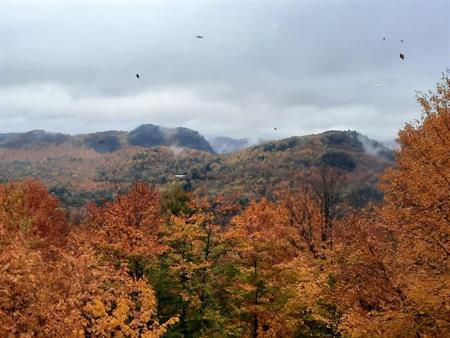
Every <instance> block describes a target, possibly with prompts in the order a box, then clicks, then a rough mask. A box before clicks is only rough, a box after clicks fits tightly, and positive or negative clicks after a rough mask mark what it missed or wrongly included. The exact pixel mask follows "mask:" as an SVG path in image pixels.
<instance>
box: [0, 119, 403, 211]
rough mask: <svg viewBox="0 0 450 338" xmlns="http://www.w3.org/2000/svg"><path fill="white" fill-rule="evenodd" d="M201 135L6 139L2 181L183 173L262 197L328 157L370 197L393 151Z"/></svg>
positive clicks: (353, 190) (330, 137)
mask: <svg viewBox="0 0 450 338" xmlns="http://www.w3.org/2000/svg"><path fill="white" fill-rule="evenodd" d="M180 129H181V130H180ZM199 136H200V137H199ZM191 137H192V138H191ZM203 140H204V139H203V137H201V135H200V134H198V133H196V132H192V131H190V130H187V129H185V128H178V129H172V130H167V129H163V128H159V127H157V126H151V125H144V126H141V127H138V128H136V129H135V130H134V131H132V132H130V133H127V132H115V131H109V132H103V133H94V134H88V135H76V136H73V137H71V138H70V139H68V140H67V141H65V142H63V143H59V144H58V143H56V142H54V143H47V144H46V145H45V146H44V145H43V144H42V143H41V145H40V146H39V147H34V148H33V147H31V148H30V147H28V146H27V147H23V148H17V147H15V148H12V147H9V148H6V147H2V146H0V180H2V181H5V180H10V179H22V178H25V177H36V178H39V179H41V180H43V181H44V182H45V183H46V184H47V185H49V186H50V187H51V188H52V189H53V191H57V192H59V193H60V194H62V195H64V194H66V195H67V194H68V192H67V191H68V190H70V191H72V192H73V191H96V190H97V191H98V190H108V189H110V188H111V187H112V186H115V185H117V184H125V185H127V184H129V183H130V182H132V181H134V180H144V181H147V182H151V183H153V184H156V185H164V184H166V183H168V182H170V181H173V180H176V179H177V178H176V177H175V175H179V174H185V175H186V176H185V181H186V183H187V184H188V186H189V187H190V189H191V190H196V191H197V192H198V193H199V194H205V195H206V194H216V193H225V194H234V195H239V196H243V197H246V198H258V197H261V196H271V195H272V194H273V192H275V191H276V190H278V189H282V188H289V187H295V186H296V185H298V182H299V177H300V176H301V175H302V174H304V173H307V172H308V170H310V169H311V168H313V167H317V166H320V165H323V164H327V165H330V166H334V167H338V168H340V169H342V170H343V171H344V172H346V173H347V176H348V178H349V179H348V185H347V188H346V189H347V193H348V195H349V196H351V194H355V196H363V195H364V196H366V195H367V196H368V198H369V199H370V198H378V197H379V192H378V191H377V189H376V184H377V182H378V180H377V176H378V174H380V173H381V172H382V171H383V170H384V169H385V168H386V167H387V166H390V165H392V164H393V158H394V153H393V151H391V150H390V149H388V148H386V147H384V146H383V145H382V144H381V143H379V142H376V141H373V140H370V139H369V138H367V137H365V136H364V135H361V134H359V133H357V132H354V131H328V132H325V133H322V134H317V135H308V136H298V137H290V138H287V139H283V140H278V141H271V142H266V143H263V144H260V145H257V146H253V147H250V148H247V149H243V150H240V151H236V152H233V153H230V154H214V153H212V152H211V151H203V149H207V150H209V148H208V147H207V143H204V142H203ZM2 142H3V141H2ZM162 142H165V143H166V144H163V145H158V144H160V143H162ZM197 142H198V143H197ZM205 142H206V141H205ZM129 143H130V144H129ZM185 145H188V146H192V147H193V146H196V147H198V148H201V149H202V150H197V149H191V148H189V147H187V146H185ZM208 145H209V144H208ZM88 195H89V196H92V194H91V193H89V194H85V195H84V196H88ZM77 196H78V195H77ZM80 198H81V197H80ZM86 198H89V197H86ZM74 199H75V198H74ZM358 203H359V202H358ZM361 203H362V202H361Z"/></svg>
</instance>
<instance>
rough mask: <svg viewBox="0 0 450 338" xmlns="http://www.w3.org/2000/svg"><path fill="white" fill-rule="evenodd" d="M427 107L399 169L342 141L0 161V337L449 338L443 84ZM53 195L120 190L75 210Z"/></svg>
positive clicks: (5, 152)
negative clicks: (174, 177) (177, 177)
mask: <svg viewBox="0 0 450 338" xmlns="http://www.w3.org/2000/svg"><path fill="white" fill-rule="evenodd" d="M418 101H419V103H420V107H421V109H422V113H421V115H420V116H421V117H420V119H419V120H418V121H417V122H415V123H412V124H406V126H405V127H404V128H403V129H402V130H401V131H400V132H399V135H398V143H399V146H400V148H399V150H398V152H397V153H396V156H395V162H394V159H393V157H392V153H391V152H390V151H388V150H387V149H385V148H383V147H382V146H380V145H378V144H376V143H374V142H371V141H369V140H368V139H367V138H364V137H363V136H361V135H359V134H358V133H355V132H337V131H330V132H326V133H323V134H320V135H311V136H307V137H294V138H290V139H286V140H280V141H274V142H269V143H265V144H262V145H259V146H256V147H252V148H249V149H246V150H243V151H240V152H236V153H233V154H230V155H226V156H217V155H213V154H211V153H209V152H198V151H194V150H188V149H178V148H176V149H171V148H169V147H155V148H136V149H134V148H131V147H125V148H124V147H122V148H121V149H120V150H117V149H115V150H111V149H110V150H111V151H103V148H102V150H101V151H98V150H97V151H96V150H95V149H94V150H93V149H91V150H87V149H85V148H80V149H79V152H75V151H74V150H73V149H74V148H73V146H69V145H64V142H63V143H62V144H59V145H58V144H53V145H50V146H49V145H47V146H46V148H44V149H42V148H32V149H31V150H30V149H24V148H21V147H19V148H17V147H16V146H14V150H11V148H8V149H2V150H1V151H2V153H1V156H2V157H1V158H2V161H1V162H2V168H1V170H2V171H1V172H2V175H3V176H2V179H3V181H4V183H2V184H0V336H1V337H34V336H36V337H448V336H450V302H449V294H450V284H449V273H450V271H449V255H450V241H449V238H450V151H449V149H450V109H449V104H450V80H449V78H448V77H444V79H443V81H442V82H441V83H439V84H438V86H437V89H436V91H435V92H434V93H430V94H429V95H419V99H418ZM66 147H71V148H70V150H71V155H70V156H69V155H67V154H68V152H67V150H68V149H69V148H66ZM50 153H51V154H52V155H51V157H49V154H50ZM44 154H46V155H44ZM25 158H27V159H26V160H25ZM380 172H383V174H382V176H381V178H380V181H379V182H380V183H381V184H380V189H381V192H382V195H377V191H375V190H371V189H374V185H375V184H377V178H376V174H377V173H380ZM174 174H180V175H181V174H186V177H181V178H182V179H183V180H180V181H175V180H172V179H171V177H172V175H174ZM28 175H31V176H34V177H40V178H41V180H31V179H25V180H19V181H15V180H11V179H10V178H18V177H22V176H23V177H24V176H28ZM55 180H56V182H55ZM42 182H44V183H42ZM55 183H57V184H72V187H74V188H77V189H78V188H83V189H85V190H84V191H88V190H89V189H91V188H95V189H98V188H99V187H107V188H108V189H109V190H108V191H111V192H112V194H110V195H109V197H110V200H105V199H101V198H100V199H99V200H98V203H96V202H91V203H88V204H87V205H83V204H82V203H79V205H78V208H76V209H68V208H65V207H63V206H62V204H61V202H60V201H59V200H58V199H57V198H56V197H55V195H54V194H52V193H50V192H49V190H48V186H50V185H52V184H53V189H60V190H59V191H57V190H53V192H54V193H55V194H56V195H58V194H63V192H64V191H63V190H61V189H62V188H61V186H59V185H56V186H55V185H54V184H55ZM149 183H154V184H149ZM186 185H187V186H186ZM358 189H360V190H359V192H358ZM364 189H366V190H364ZM355 191H356V192H355ZM66 193H67V190H66ZM352 194H354V195H353V197H354V199H352V198H350V196H352ZM364 194H367V195H370V196H371V197H372V198H368V199H365V198H364ZM374 196H375V197H376V198H374ZM73 197H74V195H72V198H73ZM91 197H92V196H90V198H91ZM64 198H67V196H66V197H64ZM243 198H245V199H246V201H245V203H243V201H242V199H243ZM87 199H89V198H87ZM369 200H371V201H369ZM66 202H67V201H66ZM367 202H369V203H367ZM73 213H76V216H77V217H74V214H73Z"/></svg>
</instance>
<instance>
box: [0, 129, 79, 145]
mask: <svg viewBox="0 0 450 338" xmlns="http://www.w3.org/2000/svg"><path fill="white" fill-rule="evenodd" d="M69 138H70V136H69V135H66V134H61V133H48V132H46V131H44V130H31V131H29V132H26V133H8V134H0V147H4V148H11V149H19V148H24V147H32V146H36V145H38V146H46V145H49V144H61V143H63V142H65V141H67V140H68V139H69Z"/></svg>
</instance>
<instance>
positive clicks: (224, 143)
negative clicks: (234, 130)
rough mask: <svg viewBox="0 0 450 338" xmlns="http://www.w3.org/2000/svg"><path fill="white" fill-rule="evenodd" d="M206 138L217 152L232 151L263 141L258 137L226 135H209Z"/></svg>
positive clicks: (227, 152) (225, 152)
mask: <svg viewBox="0 0 450 338" xmlns="http://www.w3.org/2000/svg"><path fill="white" fill-rule="evenodd" d="M207 140H208V142H209V144H210V145H211V147H212V148H213V149H214V151H215V152H216V153H218V154H229V153H233V152H235V151H238V150H242V149H245V148H248V147H251V146H254V145H257V144H259V143H262V142H263V141H262V140H260V139H252V138H233V137H228V136H210V137H208V138H207Z"/></svg>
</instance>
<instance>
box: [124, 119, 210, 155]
mask: <svg viewBox="0 0 450 338" xmlns="http://www.w3.org/2000/svg"><path fill="white" fill-rule="evenodd" d="M128 143H129V144H130V145H133V146H142V147H152V146H159V145H166V146H171V145H172V146H181V147H186V148H191V149H196V150H201V151H207V152H213V149H212V148H211V146H210V144H209V143H208V141H206V139H205V138H204V137H203V136H202V135H200V133H199V132H198V131H195V130H192V129H188V128H183V127H179V128H164V127H159V126H155V125H153V124H143V125H141V126H139V127H137V128H136V129H134V130H132V131H131V132H130V133H129V134H128Z"/></svg>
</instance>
